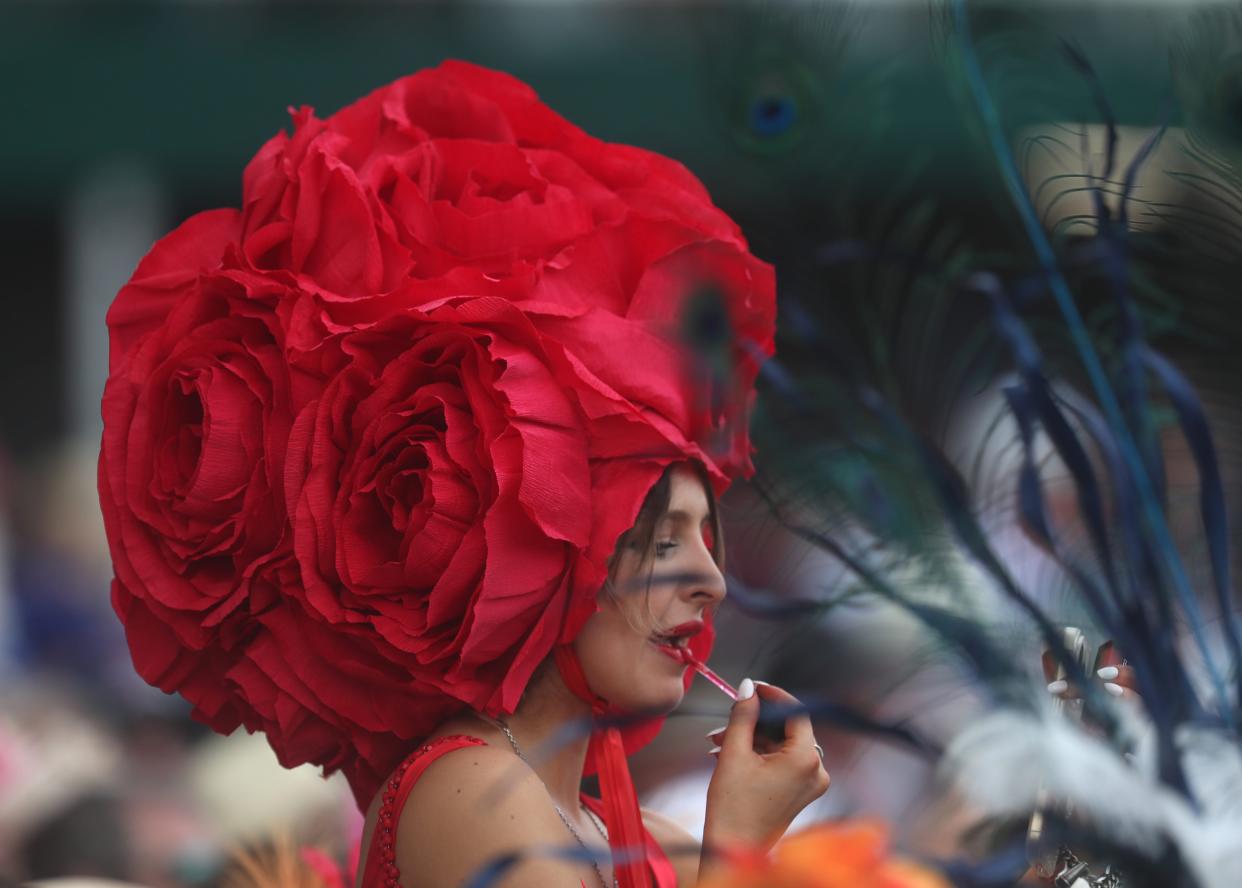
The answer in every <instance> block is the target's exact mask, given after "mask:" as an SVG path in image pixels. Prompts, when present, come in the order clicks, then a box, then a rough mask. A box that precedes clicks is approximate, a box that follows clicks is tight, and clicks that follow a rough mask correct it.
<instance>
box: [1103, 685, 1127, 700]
mask: <svg viewBox="0 0 1242 888" xmlns="http://www.w3.org/2000/svg"><path fill="white" fill-rule="evenodd" d="M1104 690H1106V691H1108V692H1109V693H1110V694H1112V695H1113V696H1114V697H1120V696H1121V695H1122V694H1124V693H1125V692H1126V689H1125V688H1123V687H1122V686H1121V685H1119V684H1114V683H1113V682H1111V681H1110V682H1107V683H1106V684H1105V685H1104Z"/></svg>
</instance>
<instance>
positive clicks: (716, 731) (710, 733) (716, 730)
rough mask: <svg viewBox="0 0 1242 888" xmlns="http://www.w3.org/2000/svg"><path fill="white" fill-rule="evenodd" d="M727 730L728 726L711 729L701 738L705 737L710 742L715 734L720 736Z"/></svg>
mask: <svg viewBox="0 0 1242 888" xmlns="http://www.w3.org/2000/svg"><path fill="white" fill-rule="evenodd" d="M728 729H729V726H728V725H721V726H720V727H718V728H712V729H711V730H710V731H708V732H707V733H706V734H704V735H703V736H704V737H706V738H707V739H708V740H710V739H712V738H713V737H715V736H716V735H717V734H722V733H724V732H725V731H727V730H728Z"/></svg>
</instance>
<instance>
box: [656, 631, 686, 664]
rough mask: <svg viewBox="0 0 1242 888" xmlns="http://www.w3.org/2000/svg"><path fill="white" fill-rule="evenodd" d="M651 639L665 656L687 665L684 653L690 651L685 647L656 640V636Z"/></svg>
mask: <svg viewBox="0 0 1242 888" xmlns="http://www.w3.org/2000/svg"><path fill="white" fill-rule="evenodd" d="M650 641H651V645H652V646H653V647H654V648H655V649H656V650H658V651H659V652H660V653H662V654H664V656H666V657H670V658H671V659H674V660H676V661H677V662H678V663H680V664H681V665H682V666H685V665H686V660H685V657H684V655H685V654H688V653H690V652H689V651H688V650H686V649H685V648H679V647H677V646H676V645H672V644H667V643H664V642H659V641H656V640H655V639H654V638H653V639H650Z"/></svg>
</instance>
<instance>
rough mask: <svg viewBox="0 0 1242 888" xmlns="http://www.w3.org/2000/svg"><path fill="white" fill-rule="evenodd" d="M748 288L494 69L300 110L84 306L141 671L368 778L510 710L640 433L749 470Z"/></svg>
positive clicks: (643, 188) (655, 199) (572, 608)
mask: <svg viewBox="0 0 1242 888" xmlns="http://www.w3.org/2000/svg"><path fill="white" fill-rule="evenodd" d="M774 311H775V307H774V298H773V277H772V272H771V269H770V267H768V266H767V265H765V264H764V263H762V262H760V261H759V260H757V259H755V258H754V257H753V256H751V255H750V254H749V253H748V252H747V250H746V245H745V242H744V241H743V240H742V238H741V235H740V234H739V232H738V231H737V228H736V226H734V225H733V223H732V222H731V221H730V220H729V219H728V218H727V217H726V216H725V215H724V214H723V213H721V212H720V211H719V210H718V209H716V208H715V207H714V206H713V205H712V204H711V202H710V200H709V199H708V197H707V195H706V193H705V192H704V190H703V188H702V186H701V185H700V184H699V183H698V181H697V180H695V179H694V177H693V176H691V175H690V174H689V173H688V172H687V171H686V170H685V169H684V168H683V167H681V166H680V165H679V164H677V163H675V162H673V161H671V160H668V159H667V158H663V157H660V156H658V155H654V154H651V153H649V152H646V151H642V150H640V149H636V148H630V147H628V146H621V145H611V144H607V143H604V142H600V141H599V140H596V139H593V138H591V137H590V136H588V135H586V134H585V133H583V132H582V131H580V130H578V129H577V128H576V127H574V126H572V125H571V124H569V123H568V122H566V121H565V120H563V119H562V118H560V117H559V116H557V115H556V114H555V113H553V112H552V111H551V110H549V109H548V108H547V107H546V106H544V105H543V104H542V103H540V102H539V101H538V99H537V98H536V97H535V95H534V93H533V92H532V91H531V90H530V89H529V88H528V87H526V86H525V85H524V84H521V83H520V82H518V81H516V80H514V79H513V78H510V77H508V76H506V75H503V74H499V73H496V72H492V71H487V70H485V69H482V68H477V67H474V66H471V65H465V64H462V63H445V64H444V65H442V66H440V67H439V68H437V69H434V70H430V71H424V72H420V73H418V74H415V75H413V76H411V77H408V78H405V79H403V80H399V81H397V82H396V83H394V84H392V85H390V86H388V87H385V88H383V89H381V90H379V91H377V92H375V93H373V94H372V95H370V96H368V97H366V98H364V99H362V100H361V101H359V102H357V103H355V104H354V105H351V106H349V107H348V108H346V109H344V110H342V111H340V112H338V113H337V114H335V115H333V116H331V117H329V118H327V119H326V120H319V119H317V118H316V117H315V116H314V115H313V113H312V112H311V111H309V110H308V109H303V110H302V111H299V112H297V113H296V114H295V129H294V132H293V134H292V135H291V136H284V135H281V136H278V137H276V138H275V139H273V140H272V141H271V142H269V143H268V144H267V145H266V146H265V147H264V148H263V149H262V150H261V151H260V152H259V154H258V155H257V156H256V157H255V159H254V160H253V161H252V162H251V164H250V165H249V166H248V168H247V170H246V174H245V178H244V199H243V207H242V209H241V211H240V212H239V211H231V210H219V211H212V212H209V213H203V214H200V215H199V216H196V217H194V218H193V219H191V220H190V221H189V222H187V223H186V224H185V225H183V226H182V227H181V228H180V229H178V230H177V231H175V232H173V233H172V234H170V235H169V236H168V237H167V238H165V239H164V240H162V241H161V242H160V243H159V244H157V245H156V247H155V248H154V249H153V250H152V252H151V254H150V255H149V256H148V257H147V258H146V259H145V260H144V261H143V263H142V264H141V265H140V266H139V268H138V270H137V271H136V272H135V275H134V278H133V280H131V282H130V283H129V284H128V285H127V286H126V287H125V288H124V289H123V290H122V291H121V293H120V294H119V295H118V297H117V300H116V302H115V303H114V305H113V307H112V310H111V311H110V313H109V327H110V330H111V335H112V357H111V371H110V379H109V381H108V386H107V390H106V393H105V397H104V404H103V412H104V424H105V432H104V440H103V450H102V454H101V459H100V496H101V502H102V505H103V510H104V515H105V522H106V526H107V530H108V537H109V543H110V546H111V548H112V553H113V558H114V562H115V564H116V581H115V583H114V603H115V607H116V610H117V612H118V614H119V615H120V616H121V618H122V620H123V621H124V622H125V625H126V632H127V637H128V639H129V642H130V647H131V650H132V651H133V656H134V661H135V665H136V667H137V669H138V671H139V672H140V673H141V674H142V675H143V676H144V677H145V678H146V679H147V680H148V681H150V682H152V683H154V684H157V685H159V686H160V687H161V688H164V689H165V690H168V691H178V692H180V693H182V694H183V695H184V696H185V697H186V698H187V699H189V700H190V701H191V702H193V703H194V704H195V707H196V714H197V716H198V717H199V718H201V719H203V720H204V721H206V722H207V723H208V724H210V725H211V726H212V727H214V728H216V729H217V730H220V731H228V730H231V729H233V728H234V727H236V726H237V725H239V724H241V725H244V726H246V727H247V728H248V729H250V730H263V731H264V732H266V734H267V736H268V738H269V740H270V741H271V743H272V746H273V748H274V749H275V750H276V753H277V755H278V757H279V758H280V760H281V761H282V762H283V763H284V764H286V765H289V766H292V765H297V764H300V763H303V762H314V763H317V764H321V765H323V766H324V767H325V768H326V769H327V770H334V769H337V768H341V769H344V770H345V772H346V774H347V775H348V777H349V779H350V783H351V785H352V787H353V789H354V792H355V794H356V796H357V797H358V799H359V801H360V803H362V804H364V805H365V804H366V803H367V802H368V801H369V799H370V797H371V794H372V793H373V791H374V789H375V787H376V786H377V785H378V781H380V780H381V779H382V778H383V777H384V776H385V775H386V774H387V773H388V772H389V771H390V770H391V769H392V768H393V767H394V766H395V765H396V764H397V763H398V762H399V761H400V759H401V757H402V756H403V755H404V754H405V753H406V752H407V751H408V749H409V747H410V746H411V744H412V743H413V742H414V741H415V740H416V739H417V738H419V737H421V736H423V735H425V734H426V733H427V732H428V731H430V730H431V729H433V728H434V727H435V726H436V725H437V724H438V723H439V722H441V721H442V720H443V719H444V718H445V717H446V716H447V715H448V714H450V713H451V712H453V711H454V710H456V709H459V708H461V707H463V706H471V707H475V708H477V709H480V710H484V711H487V712H490V713H493V714H497V713H500V712H511V711H512V710H513V708H514V707H515V706H516V705H517V703H518V700H519V698H520V696H521V693H522V691H523V690H524V688H525V686H526V683H527V681H528V680H529V677H530V675H531V674H532V672H533V670H534V669H535V667H536V666H537V665H538V664H539V663H541V662H542V661H543V660H545V659H546V657H547V656H548V654H549V652H550V651H551V649H552V647H553V646H554V645H555V644H556V643H557V642H558V641H569V640H572V639H573V638H574V637H575V636H576V634H577V632H578V630H579V629H580V628H581V626H582V624H583V622H585V620H586V619H587V618H588V617H589V616H590V614H591V613H592V612H593V611H594V609H595V595H596V592H597V590H598V589H599V586H600V584H601V582H602V581H603V579H604V577H605V575H606V570H607V563H608V560H609V557H610V556H611V554H612V552H613V549H614V548H615V545H616V541H617V539H618V538H619V537H620V535H621V534H622V533H624V531H625V530H627V529H628V528H629V527H630V526H631V525H632V523H633V521H634V519H635V517H636V515H637V513H638V510H639V507H640V506H641V504H642V501H643V499H644V497H645V496H646V493H647V491H648V490H649V489H650V488H651V486H652V484H653V483H654V482H655V481H656V480H657V479H658V478H659V476H660V474H661V473H662V472H663V471H664V470H665V469H666V468H667V467H668V466H669V465H670V464H672V463H674V462H677V461H681V460H686V459H694V460H698V461H699V462H701V463H702V464H703V465H704V466H705V467H706V469H707V471H708V473H709V476H710V477H711V479H712V482H713V485H714V486H715V488H716V491H717V492H720V491H721V490H723V488H724V487H725V486H726V485H727V483H728V482H729V480H730V479H731V478H733V477H736V476H737V475H739V474H746V473H748V472H749V471H750V453H749V450H750V446H749V442H748V439H747V436H746V422H745V420H746V413H747V410H748V407H749V404H750V400H751V398H752V386H753V382H754V379H755V375H756V373H757V371H758V366H759V363H760V361H761V360H762V359H763V358H764V357H765V356H766V355H768V354H770V353H771V351H772V334H773V324H774ZM687 331H689V333H690V338H691V340H692V341H693V343H694V345H693V347H690V346H688V345H687V343H686V338H685V337H686V333H687ZM707 638H708V636H707V634H704V635H702V636H700V638H699V639H698V641H702V642H706V640H707ZM699 653H700V654H701V655H702V654H705V653H706V652H705V651H703V650H700V651H699ZM651 730H652V726H650V725H648V726H647V727H646V728H645V729H644V730H643V731H642V732H635V734H634V739H636V740H637V739H641V737H640V733H641V734H642V735H649V734H650V733H651Z"/></svg>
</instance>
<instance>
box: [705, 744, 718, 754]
mask: <svg viewBox="0 0 1242 888" xmlns="http://www.w3.org/2000/svg"><path fill="white" fill-rule="evenodd" d="M707 754H708V755H720V747H719V746H713V747H712V748H711V749H709V750H707Z"/></svg>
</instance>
